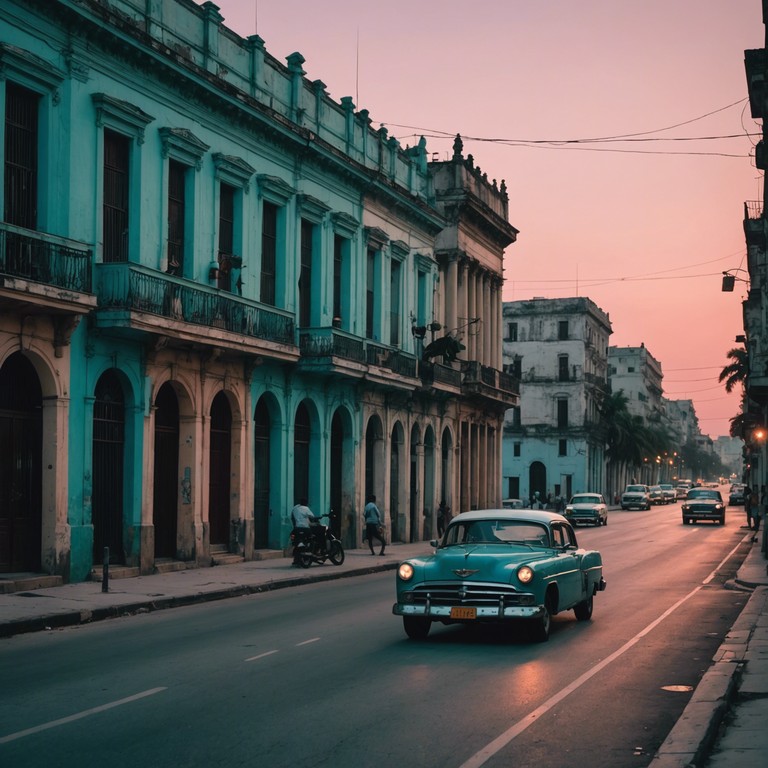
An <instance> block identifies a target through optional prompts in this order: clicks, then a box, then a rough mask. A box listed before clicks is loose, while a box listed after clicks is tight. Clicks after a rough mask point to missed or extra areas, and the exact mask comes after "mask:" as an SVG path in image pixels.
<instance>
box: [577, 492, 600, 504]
mask: <svg viewBox="0 0 768 768" xmlns="http://www.w3.org/2000/svg"><path fill="white" fill-rule="evenodd" d="M599 503H600V497H599V496H592V495H590V494H586V493H585V494H583V495H581V496H574V497H573V498H572V499H571V504H599Z"/></svg>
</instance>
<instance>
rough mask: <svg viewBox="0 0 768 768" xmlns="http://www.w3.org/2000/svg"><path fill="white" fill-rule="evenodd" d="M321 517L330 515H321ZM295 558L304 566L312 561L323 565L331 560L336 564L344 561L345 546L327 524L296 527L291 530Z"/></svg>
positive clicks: (307, 566) (307, 565)
mask: <svg viewBox="0 0 768 768" xmlns="http://www.w3.org/2000/svg"><path fill="white" fill-rule="evenodd" d="M319 517H320V518H323V517H327V518H329V519H330V515H319ZM291 543H292V544H293V559H294V561H297V562H298V563H299V565H300V566H301V567H302V568H309V566H310V565H312V563H318V564H320V565H322V564H323V563H324V562H325V561H326V560H330V561H331V562H332V563H333V564H334V565H341V564H342V563H343V562H344V547H342V545H341V542H340V541H339V540H338V539H337V538H336V536H335V535H334V533H333V531H332V530H331V529H330V527H329V526H327V525H321V524H319V523H317V524H314V525H311V526H310V527H309V528H308V529H307V528H294V529H293V531H291Z"/></svg>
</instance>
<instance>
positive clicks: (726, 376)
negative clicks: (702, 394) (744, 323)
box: [718, 347, 749, 394]
mask: <svg viewBox="0 0 768 768" xmlns="http://www.w3.org/2000/svg"><path fill="white" fill-rule="evenodd" d="M726 357H727V358H728V359H729V360H730V361H731V362H730V363H729V364H728V365H726V366H725V368H723V370H722V371H720V376H719V377H718V381H719V382H720V383H721V384H722V382H725V391H726V392H728V394H730V393H731V392H733V389H734V387H735V386H736V385H737V384H741V386H742V387H743V386H746V383H747V377H748V376H749V354H748V353H747V350H746V349H745V348H744V347H734V348H733V349H729V350H728V354H727V355H726Z"/></svg>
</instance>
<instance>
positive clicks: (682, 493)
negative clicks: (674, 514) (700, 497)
mask: <svg viewBox="0 0 768 768" xmlns="http://www.w3.org/2000/svg"><path fill="white" fill-rule="evenodd" d="M691 487H692V486H691V484H690V483H678V484H677V487H676V488H675V493H676V494H677V498H678V499H684V498H685V497H686V496H687V495H688V491H690V490H691Z"/></svg>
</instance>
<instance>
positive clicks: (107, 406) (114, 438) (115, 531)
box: [91, 371, 125, 564]
mask: <svg viewBox="0 0 768 768" xmlns="http://www.w3.org/2000/svg"><path fill="white" fill-rule="evenodd" d="M95 397H96V399H95V402H94V404H93V491H92V506H91V514H92V520H93V562H94V563H95V564H101V563H103V562H104V549H105V548H108V549H109V562H110V563H124V562H125V552H124V550H123V455H124V451H125V446H124V440H125V401H124V398H123V389H122V387H121V386H120V382H119V381H118V378H117V375H116V374H115V372H114V371H107V372H106V373H105V374H104V375H103V376H102V377H101V378H100V379H99V381H98V383H97V384H96V392H95Z"/></svg>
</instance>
